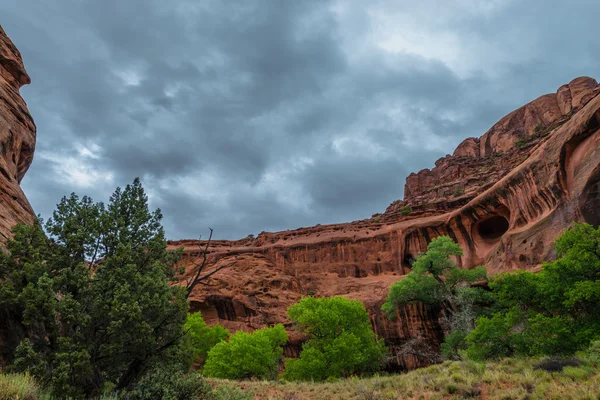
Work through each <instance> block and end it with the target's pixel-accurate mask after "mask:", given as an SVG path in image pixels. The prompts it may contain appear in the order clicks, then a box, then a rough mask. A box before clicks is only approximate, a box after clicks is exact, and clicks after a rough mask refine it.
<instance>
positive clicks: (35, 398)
mask: <svg viewBox="0 0 600 400" xmlns="http://www.w3.org/2000/svg"><path fill="white" fill-rule="evenodd" d="M49 398H50V397H49V396H48V395H47V394H45V393H43V392H42V389H41V388H40V386H39V385H38V384H37V382H36V381H35V380H34V379H33V378H32V377H31V376H29V375H23V374H0V400H41V399H49Z"/></svg>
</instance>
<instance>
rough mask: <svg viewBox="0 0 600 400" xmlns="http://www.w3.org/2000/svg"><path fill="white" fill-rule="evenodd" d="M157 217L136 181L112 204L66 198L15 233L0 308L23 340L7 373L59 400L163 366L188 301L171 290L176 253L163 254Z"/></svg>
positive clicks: (3, 264) (1, 275) (2, 259)
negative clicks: (27, 376) (37, 383)
mask: <svg viewBox="0 0 600 400" xmlns="http://www.w3.org/2000/svg"><path fill="white" fill-rule="evenodd" d="M161 218H162V215H161V213H160V210H157V211H155V212H150V211H149V209H148V198H147V196H146V194H145V193H144V190H143V188H142V185H141V183H140V181H139V179H136V180H135V181H134V182H133V184H131V185H127V186H126V187H125V189H124V190H121V189H120V188H117V190H116V191H115V192H114V194H113V195H112V196H111V198H110V201H109V203H108V204H107V205H106V206H105V205H104V204H102V203H94V202H93V201H92V199H90V198H89V197H83V198H79V197H78V196H77V195H75V194H72V195H71V196H70V197H65V198H63V199H62V200H61V202H60V203H59V204H58V207H57V210H56V211H55V212H54V214H53V216H52V218H51V219H50V220H49V221H48V223H47V224H46V226H45V227H46V231H47V232H48V234H49V236H50V238H47V237H46V235H45V234H44V230H43V229H42V225H41V223H40V222H36V223H34V224H33V225H32V226H27V225H17V226H16V227H15V228H14V229H13V232H14V238H13V239H12V240H9V241H8V243H7V249H8V253H7V254H2V255H0V281H2V285H1V286H0V307H1V308H2V309H3V310H4V311H5V313H6V314H7V315H8V316H9V317H10V319H11V320H12V321H13V323H14V325H15V329H14V331H13V332H14V333H15V335H16V336H17V337H19V338H20V339H22V340H21V341H20V344H19V345H18V347H17V348H16V349H15V354H14V355H15V358H14V362H13V364H14V367H15V369H16V370H17V371H29V372H30V373H31V374H33V375H35V376H36V377H38V378H40V379H41V380H42V381H44V382H49V383H50V384H51V386H52V389H53V392H54V393H55V394H57V395H60V396H71V397H83V396H94V395H97V394H98V393H100V392H101V391H102V389H103V388H104V387H105V385H109V384H116V386H117V388H118V389H123V388H127V387H130V386H132V385H133V384H134V383H135V382H136V381H137V380H138V379H139V378H140V377H141V375H142V374H143V372H144V371H145V370H147V369H148V368H150V367H152V366H153V365H155V364H156V363H158V362H159V361H160V362H165V360H167V359H169V357H170V355H171V354H172V350H173V349H174V348H175V347H176V346H177V345H178V344H179V342H180V338H181V337H182V336H183V324H184V322H185V318H186V315H187V309H188V305H187V301H186V298H185V294H184V291H183V290H182V288H180V287H177V286H171V285H169V283H170V281H171V280H172V279H173V278H174V275H173V271H174V265H175V262H176V261H177V260H178V258H179V254H178V253H171V252H167V251H166V241H165V238H164V231H163V229H162V227H161V223H160V221H161Z"/></svg>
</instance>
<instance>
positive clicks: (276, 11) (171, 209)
mask: <svg viewBox="0 0 600 400" xmlns="http://www.w3.org/2000/svg"><path fill="white" fill-rule="evenodd" d="M599 14H600V2H598V1H597V0H571V1H569V2H566V1H556V0H543V1H542V0H528V1H523V0H485V1H484V0H437V1H434V0H421V1H403V0H402V1H391V0H370V1H358V0H344V1H342V0H339V1H335V0H332V1H328V0H305V1H304V0H296V1H292V0H227V1H222V0H202V1H197V0H172V1H164V0H126V1H125V0H102V1H97V0H60V1H57V0H51V1H49V0H2V1H1V2H0V24H2V27H3V28H4V29H5V31H6V32H7V34H8V35H9V37H10V38H11V39H12V40H13V42H14V43H15V44H16V46H17V47H18V48H19V50H20V51H21V53H22V55H23V59H24V62H25V66H26V68H27V71H28V73H29V75H30V76H31V78H32V84H31V85H28V86H24V87H23V88H22V89H21V94H22V96H23V98H24V99H25V100H26V102H27V104H28V107H29V110H30V112H31V113H32V115H33V117H34V119H35V122H36V124H37V128H38V131H37V145H36V152H35V157H34V161H33V164H32V166H31V168H30V169H29V172H28V173H27V175H26V176H25V178H24V179H23V181H22V184H21V186H22V187H23V190H24V191H25V193H26V195H27V197H28V198H29V200H30V202H31V204H32V206H33V208H34V210H35V211H36V213H39V214H41V216H42V217H43V218H48V217H49V216H50V215H51V213H52V210H54V208H55V205H56V204H57V203H58V202H59V201H60V199H61V197H62V196H64V195H68V194H69V193H71V192H76V193H78V194H80V195H84V194H85V195H89V196H91V197H93V198H94V199H95V200H97V201H106V200H107V199H108V197H109V196H110V194H111V193H112V192H113V191H114V189H115V188H116V187H117V186H121V187H122V186H124V185H126V184H127V183H130V182H132V181H133V179H134V178H135V177H140V178H141V179H142V183H143V185H144V188H145V189H146V191H147V193H148V195H149V198H150V205H151V207H153V208H160V209H161V210H162V212H163V214H164V220H163V222H164V226H165V229H166V232H167V237H168V238H169V239H184V238H198V237H199V235H204V234H206V232H207V230H208V228H207V227H209V226H210V227H212V228H214V230H215V235H214V237H215V238H219V239H237V238H242V237H245V236H246V235H248V234H255V235H256V234H258V233H259V232H261V231H278V230H285V229H295V228H299V227H303V226H311V225H315V224H327V223H339V222H348V221H353V220H358V219H363V218H368V217H370V216H371V215H372V214H374V213H378V212H383V211H384V210H385V208H386V207H387V206H388V205H389V204H390V203H391V202H393V201H394V200H397V199H401V198H402V195H403V188H404V183H405V178H406V176H407V175H408V174H409V173H410V172H413V171H414V172H416V171H418V170H421V169H423V168H430V167H432V166H433V164H434V162H435V160H437V159H438V158H440V157H443V156H444V155H446V154H451V153H452V152H453V151H454V148H455V147H456V146H457V145H458V144H459V143H460V142H461V141H462V140H463V139H465V138H467V137H473V136H475V137H479V136H481V135H482V134H483V133H485V132H486V131H487V130H488V129H489V128H490V127H491V126H492V125H493V124H494V123H495V122H496V121H498V120H499V119H500V118H501V117H503V116H504V115H506V114H508V113H509V112H510V111H512V110H514V109H516V108H518V107H520V106H521V105H523V104H525V103H527V102H528V101H531V100H533V99H535V98H536V97H538V96H540V95H542V94H545V93H551V92H555V91H556V89H557V88H558V87H559V86H560V85H562V84H565V83H568V82H569V81H571V80H572V79H574V78H576V77H578V76H582V75H586V76H591V77H593V78H596V79H598V78H600V69H599V67H600V41H599V40H598V39H597V27H598V26H597V24H598V17H597V16H598V15H599Z"/></svg>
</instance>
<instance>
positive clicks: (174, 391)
mask: <svg viewBox="0 0 600 400" xmlns="http://www.w3.org/2000/svg"><path fill="white" fill-rule="evenodd" d="M121 398H122V399H124V400H150V399H161V400H202V399H213V398H214V397H213V395H212V389H211V388H210V386H209V385H208V384H207V383H206V382H205V381H204V379H203V378H202V376H200V375H198V374H196V373H190V372H189V373H184V372H181V371H177V370H173V369H170V368H164V369H153V370H152V371H150V372H149V373H147V374H145V375H144V377H143V378H142V379H141V380H140V381H139V382H138V383H137V384H136V385H135V388H134V389H133V390H132V391H130V392H127V393H124V394H123V395H122V396H121Z"/></svg>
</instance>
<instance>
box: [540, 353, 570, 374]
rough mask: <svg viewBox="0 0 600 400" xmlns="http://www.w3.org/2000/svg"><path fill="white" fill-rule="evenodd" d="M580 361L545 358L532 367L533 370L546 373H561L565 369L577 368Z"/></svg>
mask: <svg viewBox="0 0 600 400" xmlns="http://www.w3.org/2000/svg"><path fill="white" fill-rule="evenodd" d="M579 365H581V360H579V359H577V358H561V357H550V358H545V359H543V360H542V361H540V362H538V363H537V364H535V365H534V366H533V369H541V370H543V371H546V372H561V371H562V370H563V369H564V368H565V367H577V366H579Z"/></svg>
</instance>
